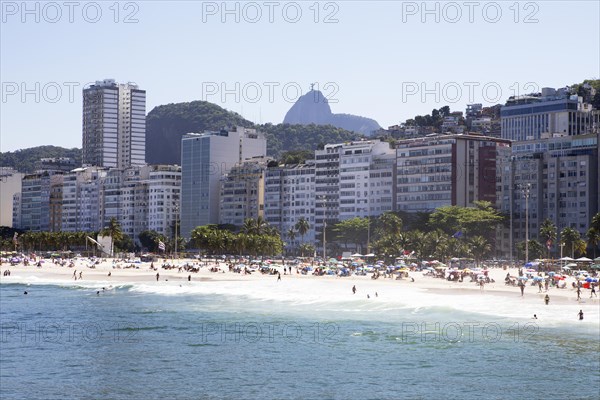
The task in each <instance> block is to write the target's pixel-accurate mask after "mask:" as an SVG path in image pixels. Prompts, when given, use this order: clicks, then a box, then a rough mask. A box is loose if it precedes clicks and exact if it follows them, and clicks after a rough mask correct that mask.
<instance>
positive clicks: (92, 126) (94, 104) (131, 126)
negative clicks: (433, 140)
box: [82, 79, 146, 168]
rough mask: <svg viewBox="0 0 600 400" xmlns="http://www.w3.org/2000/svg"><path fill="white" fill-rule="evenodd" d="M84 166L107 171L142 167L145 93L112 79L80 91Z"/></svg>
mask: <svg viewBox="0 0 600 400" xmlns="http://www.w3.org/2000/svg"><path fill="white" fill-rule="evenodd" d="M82 145H83V160H82V161H83V164H84V165H86V166H100V167H107V168H126V167H129V166H131V165H144V164H145V159H146V92H145V91H144V90H140V89H139V88H138V86H137V85H134V84H131V83H126V84H118V83H116V82H115V81H114V80H113V79H105V80H103V81H96V83H95V84H93V85H90V86H89V87H88V88H85V89H84V90H83V141H82Z"/></svg>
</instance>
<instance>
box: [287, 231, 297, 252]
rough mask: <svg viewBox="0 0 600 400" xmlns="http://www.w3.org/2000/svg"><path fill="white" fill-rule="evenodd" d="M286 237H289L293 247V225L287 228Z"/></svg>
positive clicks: (294, 234)
mask: <svg viewBox="0 0 600 400" xmlns="http://www.w3.org/2000/svg"><path fill="white" fill-rule="evenodd" d="M287 237H288V238H289V239H290V244H291V245H292V247H293V246H294V239H296V231H295V230H294V228H293V227H291V228H290V229H288V231H287Z"/></svg>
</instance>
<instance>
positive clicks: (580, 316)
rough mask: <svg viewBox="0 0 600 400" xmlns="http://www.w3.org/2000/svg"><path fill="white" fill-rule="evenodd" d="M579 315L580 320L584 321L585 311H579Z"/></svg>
mask: <svg viewBox="0 0 600 400" xmlns="http://www.w3.org/2000/svg"><path fill="white" fill-rule="evenodd" d="M577 315H579V320H580V321H583V310H579V312H578V313H577Z"/></svg>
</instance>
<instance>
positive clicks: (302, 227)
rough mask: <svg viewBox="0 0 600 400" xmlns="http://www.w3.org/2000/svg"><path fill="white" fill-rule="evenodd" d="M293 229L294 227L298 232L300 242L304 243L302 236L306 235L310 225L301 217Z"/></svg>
mask: <svg viewBox="0 0 600 400" xmlns="http://www.w3.org/2000/svg"><path fill="white" fill-rule="evenodd" d="M295 227H296V230H298V233H299V234H300V237H301V238H302V242H303V243H304V235H306V233H307V232H308V230H309V229H310V224H309V223H308V221H307V220H306V218H304V217H302V218H300V219H299V220H298V222H296V226H295Z"/></svg>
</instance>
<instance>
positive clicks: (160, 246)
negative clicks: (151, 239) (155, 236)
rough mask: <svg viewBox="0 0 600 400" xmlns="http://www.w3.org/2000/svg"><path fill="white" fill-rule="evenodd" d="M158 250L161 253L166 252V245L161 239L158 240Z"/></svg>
mask: <svg viewBox="0 0 600 400" xmlns="http://www.w3.org/2000/svg"><path fill="white" fill-rule="evenodd" d="M158 249H159V250H160V251H165V244H164V243H163V242H162V240H160V239H159V240H158Z"/></svg>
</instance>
